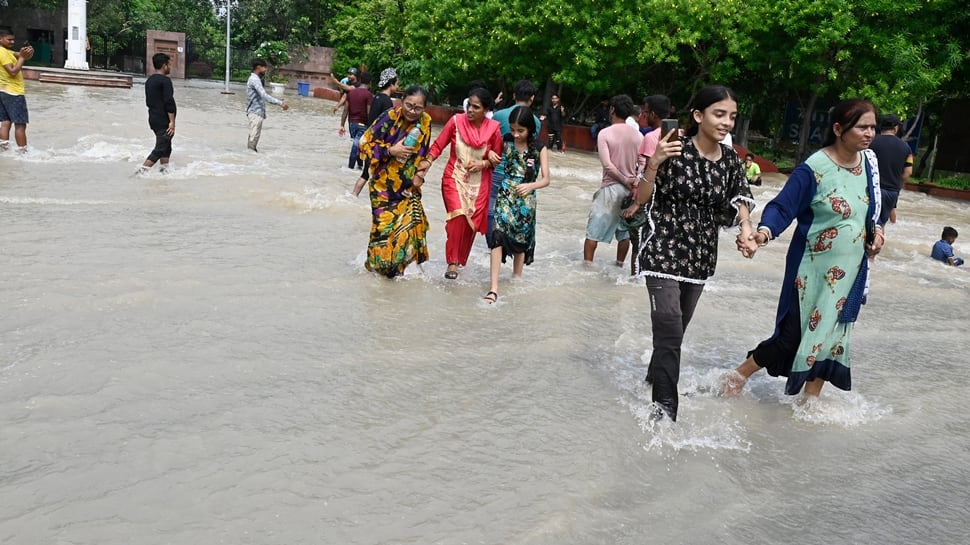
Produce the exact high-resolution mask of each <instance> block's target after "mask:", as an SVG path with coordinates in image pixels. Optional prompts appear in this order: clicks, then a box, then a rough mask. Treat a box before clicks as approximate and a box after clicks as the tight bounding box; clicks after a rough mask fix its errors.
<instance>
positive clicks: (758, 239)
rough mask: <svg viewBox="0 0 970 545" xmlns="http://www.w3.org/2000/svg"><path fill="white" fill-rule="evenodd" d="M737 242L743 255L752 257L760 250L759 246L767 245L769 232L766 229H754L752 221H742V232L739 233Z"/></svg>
mask: <svg viewBox="0 0 970 545" xmlns="http://www.w3.org/2000/svg"><path fill="white" fill-rule="evenodd" d="M736 242H737V246H738V251H739V252H741V255H743V256H744V257H746V258H748V259H751V258H753V257H754V254H755V252H757V251H758V248H760V247H762V246H767V244H768V233H765V232H764V231H752V230H751V227H750V221H742V222H741V232H740V233H738V238H737V240H736Z"/></svg>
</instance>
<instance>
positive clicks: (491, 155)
mask: <svg viewBox="0 0 970 545" xmlns="http://www.w3.org/2000/svg"><path fill="white" fill-rule="evenodd" d="M487 159H488V161H489V162H490V163H492V164H493V165H497V164H499V162H500V161H501V160H502V156H501V155H499V154H497V153H495V151H494V150H488V157H487Z"/></svg>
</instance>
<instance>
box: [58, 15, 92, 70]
mask: <svg viewBox="0 0 970 545" xmlns="http://www.w3.org/2000/svg"><path fill="white" fill-rule="evenodd" d="M87 9H88V8H87V1H86V0H68V2H67V61H66V62H65V63H64V68H71V69H74V70H87V69H88V60H87V54H88V47H87V46H88V14H87Z"/></svg>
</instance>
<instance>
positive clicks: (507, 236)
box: [489, 141, 543, 265]
mask: <svg viewBox="0 0 970 545" xmlns="http://www.w3.org/2000/svg"><path fill="white" fill-rule="evenodd" d="M542 148H543V146H542V144H539V143H530V144H529V149H527V150H526V151H518V150H516V149H515V142H512V141H507V142H505V143H504V145H503V149H502V161H501V162H500V163H499V165H498V167H496V169H497V170H499V171H501V172H502V173H504V175H505V178H504V179H503V180H502V184H501V185H500V186H499V187H498V194H497V195H496V197H495V209H494V215H495V224H494V226H493V227H492V237H491V239H492V240H491V243H490V244H489V247H490V248H499V247H501V248H502V263H505V258H506V257H508V256H510V255H514V254H525V264H526V265H529V264H531V263H532V261H533V258H534V256H535V246H536V192H535V191H530V192H529V193H528V194H526V195H523V196H519V195H518V194H516V192H515V188H516V187H518V186H519V185H521V184H530V183H532V182H534V181H536V177H537V176H538V173H539V172H540V164H539V153H540V152H541V151H542Z"/></svg>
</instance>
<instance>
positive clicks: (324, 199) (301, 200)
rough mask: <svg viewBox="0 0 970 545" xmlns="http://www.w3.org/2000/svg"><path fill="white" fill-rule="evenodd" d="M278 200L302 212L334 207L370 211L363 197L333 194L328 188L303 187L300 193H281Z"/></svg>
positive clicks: (345, 193) (344, 192)
mask: <svg viewBox="0 0 970 545" xmlns="http://www.w3.org/2000/svg"><path fill="white" fill-rule="evenodd" d="M279 200H280V202H282V203H283V204H285V205H286V206H289V207H292V208H296V209H298V210H301V211H303V212H311V211H315V210H328V209H330V208H334V207H341V208H342V207H352V208H366V209H368V210H369V209H370V205H369V203H368V201H367V199H366V198H365V197H355V196H354V195H353V193H351V192H350V191H343V192H335V191H334V190H333V189H331V188H328V187H309V186H308V187H304V188H303V190H302V191H299V192H297V191H281V192H280V193H279Z"/></svg>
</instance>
